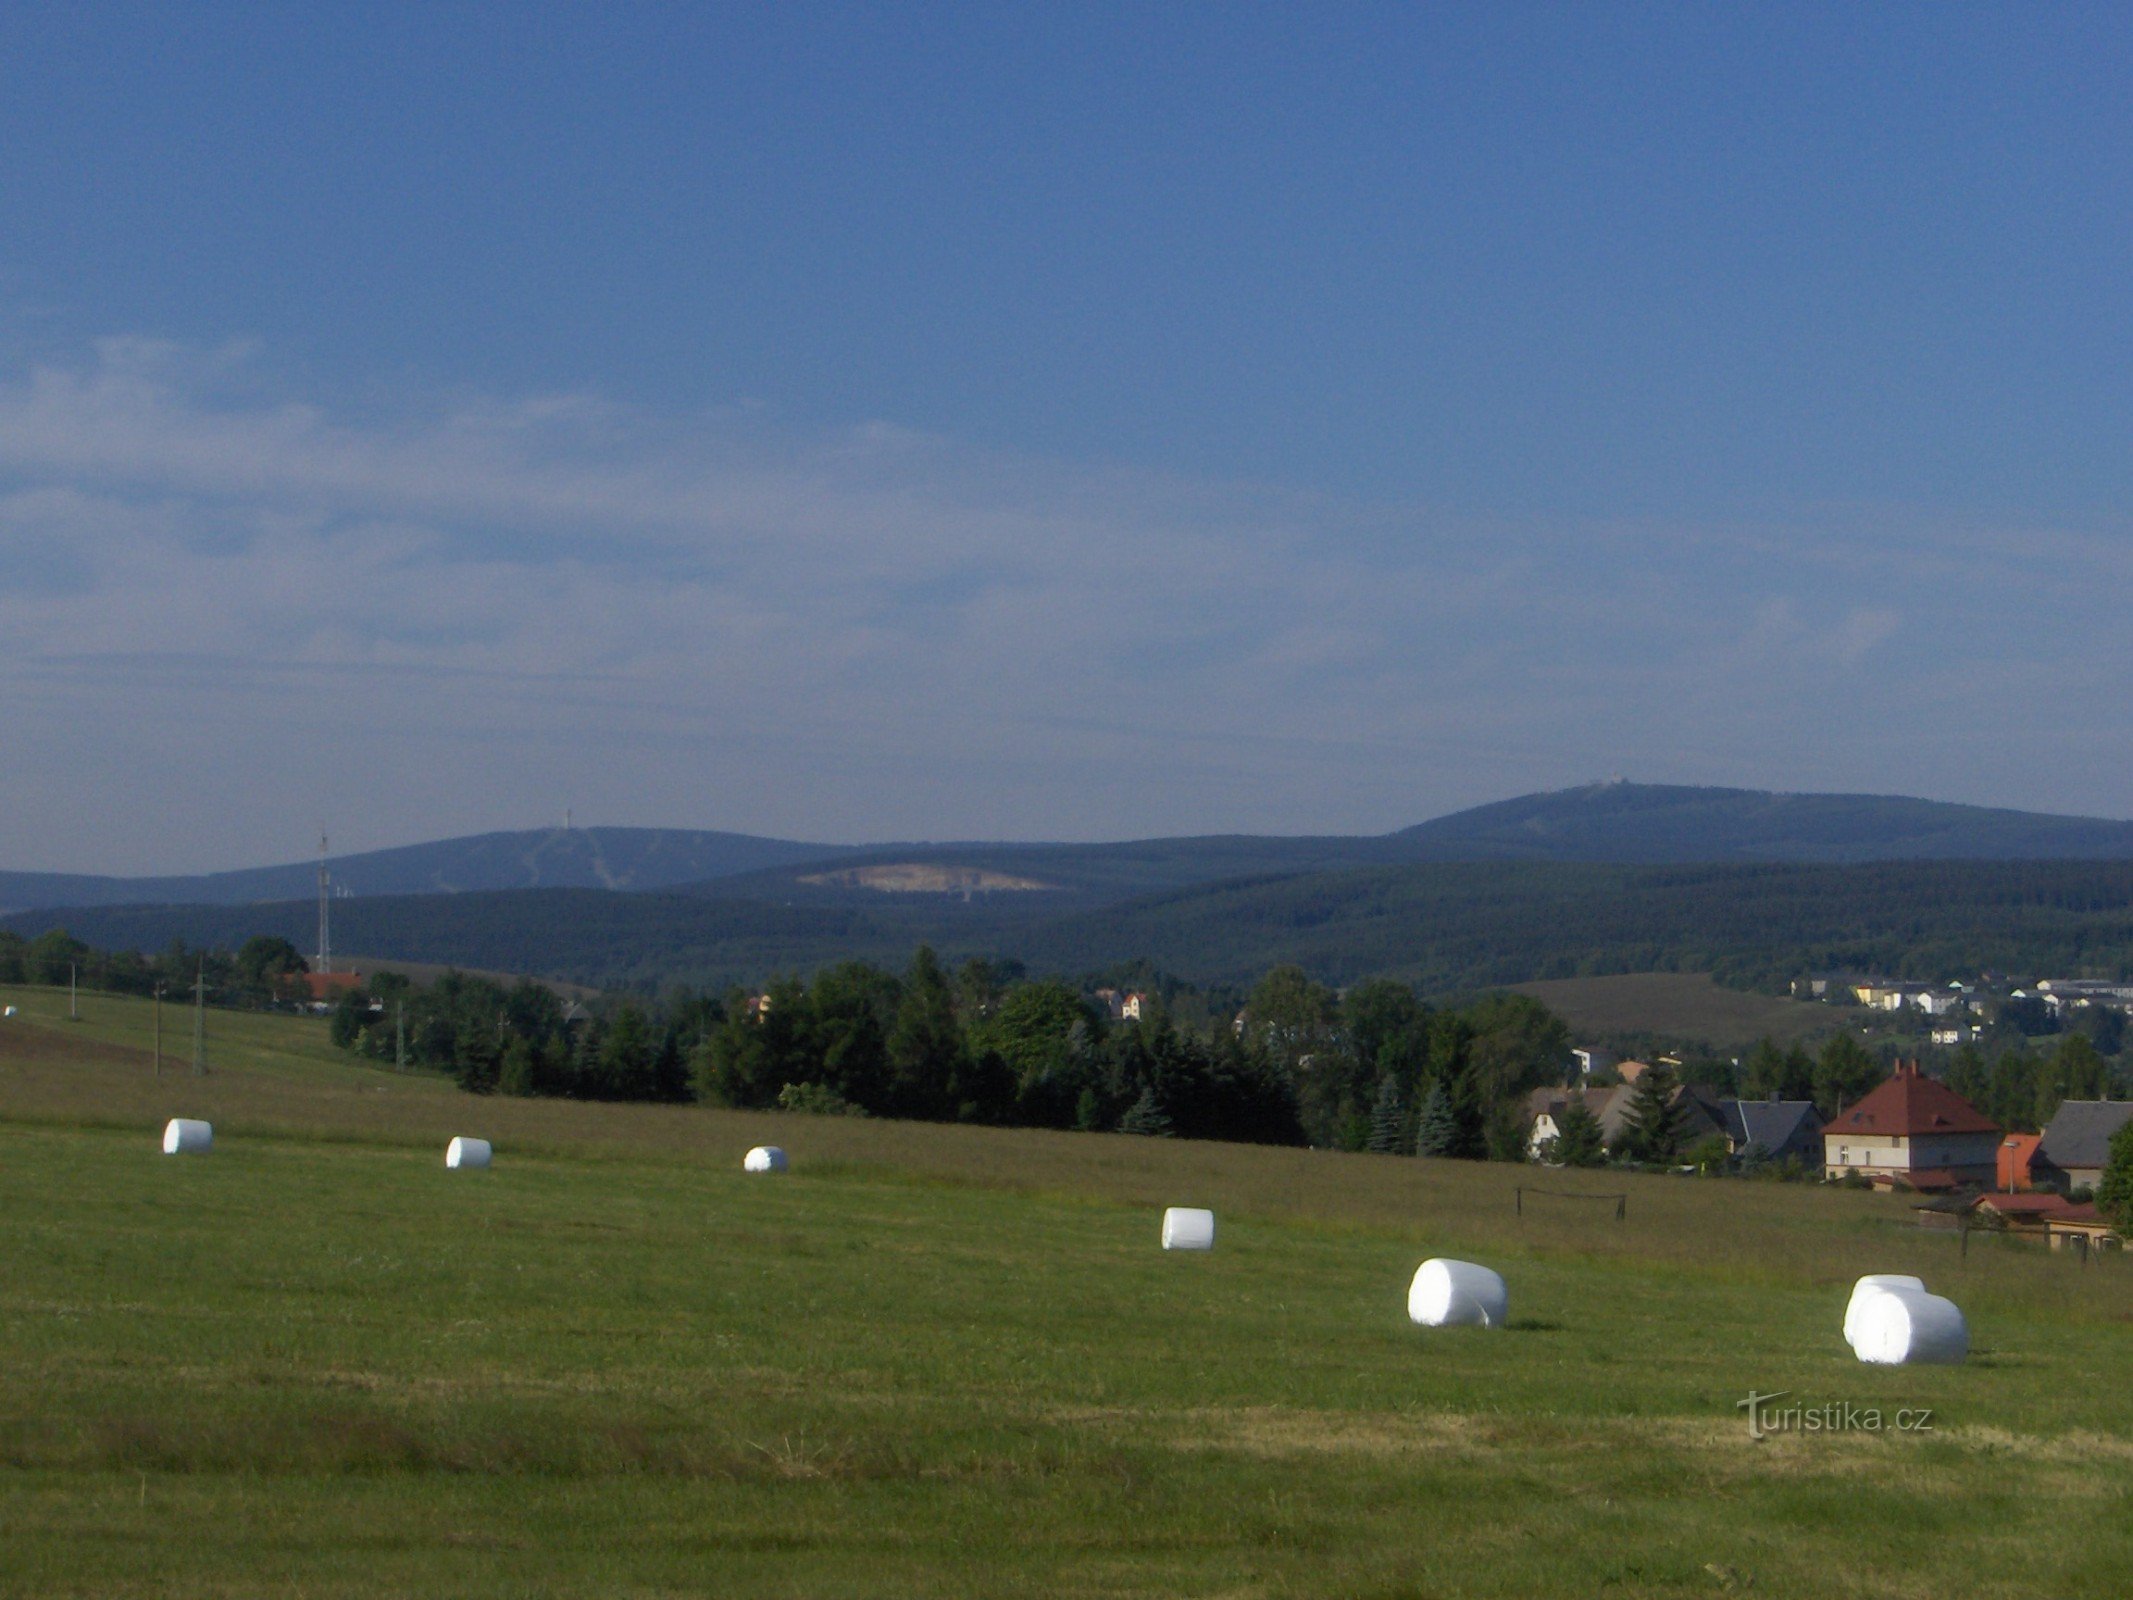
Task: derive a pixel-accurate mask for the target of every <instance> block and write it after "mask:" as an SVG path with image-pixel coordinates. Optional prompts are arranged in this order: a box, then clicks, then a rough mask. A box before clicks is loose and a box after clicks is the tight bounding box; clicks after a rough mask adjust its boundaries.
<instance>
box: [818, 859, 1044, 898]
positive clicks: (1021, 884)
mask: <svg viewBox="0 0 2133 1600" xmlns="http://www.w3.org/2000/svg"><path fill="white" fill-rule="evenodd" d="M800 881H801V882H802V883H813V884H820V885H822V886H824V887H826V888H831V889H873V890H876V891H878V892H880V893H882V894H997V893H1027V892H1029V891H1031V890H1036V889H1056V888H1058V887H1059V886H1058V885H1057V884H1055V883H1044V882H1041V881H1040V880H1038V879H1036V878H1018V877H1015V876H1014V875H1012V874H1011V873H1006V872H994V871H993V870H992V869H991V868H990V867H962V866H951V865H947V864H944V863H941V862H937V861H899V862H893V863H886V864H883V865H881V866H872V867H838V868H835V869H834V870H832V871H829V872H810V873H808V874H806V875H805V876H804V877H802V878H801V879H800Z"/></svg>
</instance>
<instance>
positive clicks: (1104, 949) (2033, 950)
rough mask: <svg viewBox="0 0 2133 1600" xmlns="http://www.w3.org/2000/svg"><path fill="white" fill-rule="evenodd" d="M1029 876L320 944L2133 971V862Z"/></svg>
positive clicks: (1454, 973)
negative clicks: (1157, 888) (1013, 891)
mask: <svg viewBox="0 0 2133 1600" xmlns="http://www.w3.org/2000/svg"><path fill="white" fill-rule="evenodd" d="M1030 898H1031V897H1013V896H991V897H977V898H974V899H972V900H969V901H965V900H962V899H959V898H955V897H947V896H940V895H877V896H875V897H874V899H873V900H872V901H870V902H867V903H866V904H863V905H848V906H834V905H787V904H775V903H770V902H767V901H760V900H748V899H718V898H712V897H705V896H698V895H679V894H671V893H659V894H610V893H604V892H600V891H595V890H582V889H567V890H518V891H511V892H489V893H479V894H466V895H423V896H380V897H374V898H369V899H360V900H351V901H344V902H341V903H340V904H338V905H337V906H336V908H335V917H336V921H335V942H336V944H337V946H338V947H339V948H341V949H343V950H347V951H351V952H358V953H360V954H361V955H364V956H371V957H377V958H386V959H398V960H407V961H423V962H434V963H443V964H458V965H461V966H465V967H469V968H478V969H490V970H498V971H509V972H524V973H529V974H534V975H537V976H543V977H556V978H565V979H570V980H573V981H576V982H581V983H590V984H609V985H627V986H633V987H639V988H658V987H660V986H662V985H665V984H668V983H674V982H687V983H691V984H699V985H714V986H716V985H724V984H727V983H734V982H747V983H753V982H760V981H761V980H763V979H765V978H767V977H769V976H770V975H772V974H775V973H787V974H795V973H808V972H813V971H815V970H818V969H819V968H821V967H824V966H827V965H830V964H832V963H835V962H838V961H842V960H847V959H855V958H856V959H865V960H872V961H876V962H880V963H885V964H891V965H893V964H895V963H896V962H899V961H901V960H903V959H905V958H906V957H907V956H908V955H909V952H910V951H911V949H912V947H913V946H915V945H917V944H919V943H921V942H924V943H930V944H932V945H933V946H934V947H935V948H936V949H938V950H940V951H941V952H942V954H943V955H945V956H951V957H956V958H960V957H962V956H966V955H984V956H990V957H1007V958H1013V959H1017V960H1020V961H1023V962H1025V963H1026V964H1027V965H1028V966H1029V967H1030V968H1031V969H1032V970H1033V971H1037V972H1053V973H1061V974H1070V975H1071V974H1081V973H1087V972H1091V971H1096V970H1101V969H1105V968H1110V967H1116V966H1120V965H1122V964H1124V963H1128V962H1132V961H1136V960H1146V961H1149V962H1151V963H1153V964H1154V965H1155V966H1157V967H1159V968H1161V969H1163V970H1165V971H1167V972H1170V973H1172V974H1175V975H1176V976H1178V977H1181V978H1184V979H1187V980H1190V981H1195V982H1202V983H1236V982H1249V981H1251V980H1252V979H1254V978H1255V977H1256V976H1258V975H1259V974H1260V973H1263V972H1265V971H1266V970H1267V969H1268V968H1270V967H1272V966H1275V965H1279V964H1282V963H1285V962H1292V961H1293V962H1297V963H1299V964H1301V965H1302V966H1303V967H1304V968H1305V969H1306V970H1308V971H1309V972H1310V973H1311V974H1312V976H1314V977H1316V978H1318V979H1320V980H1321V981H1324V982H1329V983H1336V984H1345V983H1352V982H1354V981H1356V980H1359V979H1362V978H1366V977H1374V976H1384V977H1394V978H1400V979H1404V980H1407V981H1409V982H1412V983H1414V984H1416V985H1418V986H1419V987H1420V988H1422V989H1423V990H1424V991H1426V992H1431V993H1442V992H1447V991H1454V990H1463V989H1471V988H1477V987H1485V986H1490V985H1499V984H1509V983H1516V982H1521V981H1526V980H1530V979H1538V978H1550V977H1568V976H1572V975H1576V974H1581V973H1607V972H1644V971H1654V970H1678V971H1685V972H1711V973H1714V974H1717V975H1719V976H1720V977H1722V978H1726V979H1730V980H1732V981H1734V982H1737V983H1746V984H1770V983H1776V982H1781V981H1783V980H1784V979H1786V978H1789V977H1792V976H1794V975H1797V974H1799V973H1802V972H1806V971H1811V970H1817V969H1823V968H1856V969H1860V970H1867V971H1873V972H1878V973H1883V974H1887V975H1891V976H1897V977H1918V978H1928V979H1937V978H1946V977H1950V976H1955V975H1958V974H1975V973H1976V972H1978V971H1979V970H1981V969H1986V968H1991V969H1995V970H1999V971H2004V972H2014V973H2024V974H2059V975H2068V976H2075V975H2098V976H2114V977H2115V976H2121V975H2124V974H2126V973H2128V972H2133V861H2112V862H1963V861H1949V862H1884V863H1875V864H1868V865H1857V866H1817V865H1805V866H1803V865H1754V866H1738V865H1736V866H1695V867H1678V866H1621V865H1602V864H1568V865H1565V864H1556V863H1531V862H1472V863H1444V864H1425V865H1420V866H1407V867H1379V868H1365V869H1359V870H1347V871H1340V872H1322V873H1309V874H1300V875H1288V876H1277V877H1270V878H1263V879H1257V880H1252V881H1248V882H1242V883H1239V882H1230V883H1224V884H1219V885H1214V886H1209V887H1201V888H1196V889H1189V890H1181V891H1177V892H1175V893H1171V894H1165V895H1159V896H1155V897H1151V898H1148V899H1144V900H1139V901H1134V902H1130V903H1126V904H1114V905H1108V906H1099V907H1095V908H1093V909H1086V910H1082V911H1077V912H1070V913H1068V914H1066V915H1063V916H1038V915H1033V914H1031V913H1030V912H1028V911H1027V910H1026V909H1024V908H1025V907H1026V906H1027V905H1028V903H1029V900H1030ZM314 918H315V911H314V908H313V907H312V906H311V905H310V904H309V903H307V902H304V901H293V902H289V903H286V904H282V905H261V906H245V907H161V908H155V907H151V908H131V909H128V908H106V909H101V910H82V911H75V912H69V913H65V914H63V915H62V914H57V913H50V912H39V913H33V914H28V915H19V916H15V917H11V918H8V919H6V921H5V923H4V924H0V927H4V928H5V929H7V930H10V931H13V932H15V933H17V934H20V935H22V936H24V937H34V936H36V935H38V934H41V933H43V932H45V931H46V930H47V929H48V928H49V927H51V926H52V925H54V924H55V923H61V922H63V923H64V924H65V925H66V926H67V927H68V928H69V929H70V930H71V931H72V932H73V933H74V934H75V935H76V936H78V937H80V938H83V939H86V940H87V941H89V942H90V943H91V944H93V945H96V946H99V947H102V948H105V949H132V950H146V951H159V950H162V949H164V948H165V947H166V946H167V945H168V944H169V943H170V942H171V941H172V940H173V939H183V940H185V941H187V942H188V943H190V944H195V945H200V944H209V945H215V946H219V947H223V948H235V947H236V946H237V945H238V944H240V943H242V942H243V940H245V939H246V938H248V937H250V936H251V935H253V934H273V935H279V936H280V937H283V938H286V939H288V940H290V941H291V942H292V943H294V944H296V945H297V946H298V948H300V949H301V948H306V947H308V943H309V941H310V939H311V938H312V936H313V933H314Z"/></svg>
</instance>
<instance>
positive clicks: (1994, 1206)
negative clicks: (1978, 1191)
mask: <svg viewBox="0 0 2133 1600" xmlns="http://www.w3.org/2000/svg"><path fill="white" fill-rule="evenodd" d="M1977 1208H1978V1210H1980V1211H1997V1212H1998V1213H1999V1214H2000V1215H2001V1216H2003V1217H2058V1216H2061V1215H2063V1214H2064V1213H2066V1212H2068V1211H2071V1210H2072V1209H2073V1207H2072V1206H2071V1205H2069V1204H2068V1202H2067V1199H2066V1197H2065V1196H2064V1195H2057V1194H1988V1195H1983V1196H1980V1197H1979V1199H1978V1203H1977Z"/></svg>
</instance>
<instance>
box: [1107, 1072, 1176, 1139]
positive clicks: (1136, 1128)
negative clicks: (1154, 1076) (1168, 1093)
mask: <svg viewBox="0 0 2133 1600" xmlns="http://www.w3.org/2000/svg"><path fill="white" fill-rule="evenodd" d="M1118 1131H1119V1132H1120V1133H1137V1134H1141V1135H1143V1136H1145V1137H1148V1138H1156V1139H1167V1138H1169V1137H1170V1118H1169V1116H1168V1115H1166V1114H1165V1112H1164V1110H1163V1103H1162V1101H1160V1100H1158V1099H1157V1098H1156V1094H1155V1085H1154V1084H1152V1083H1151V1084H1150V1085H1148V1087H1147V1088H1145V1089H1143V1090H1142V1091H1141V1097H1140V1098H1139V1099H1138V1100H1136V1101H1134V1102H1133V1104H1132V1105H1131V1106H1129V1107H1128V1108H1127V1110H1126V1114H1125V1115H1124V1116H1123V1117H1120V1118H1119V1119H1118Z"/></svg>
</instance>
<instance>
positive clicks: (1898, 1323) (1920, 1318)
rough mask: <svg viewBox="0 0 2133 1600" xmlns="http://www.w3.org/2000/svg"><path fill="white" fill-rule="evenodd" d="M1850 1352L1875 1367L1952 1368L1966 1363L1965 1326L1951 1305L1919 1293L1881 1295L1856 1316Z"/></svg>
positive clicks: (1890, 1291) (1967, 1333)
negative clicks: (1934, 1365)
mask: <svg viewBox="0 0 2133 1600" xmlns="http://www.w3.org/2000/svg"><path fill="white" fill-rule="evenodd" d="M1852 1348H1853V1349H1854V1350H1855V1351H1857V1352H1858V1354H1859V1359H1860V1360H1861V1361H1870V1362H1872V1363H1873V1364H1874V1365H1875V1366H1877V1367H1907V1366H1913V1365H1917V1364H1920V1363H1926V1362H1932V1363H1938V1364H1941V1365H1946V1366H1956V1365H1959V1364H1960V1363H1962V1362H1964V1361H1966V1360H1968V1359H1969V1356H1970V1325H1969V1324H1968V1323H1967V1322H1965V1321H1964V1320H1963V1313H1962V1310H1961V1308H1960V1307H1958V1306H1957V1305H1956V1303H1955V1302H1954V1301H1953V1300H1948V1299H1944V1298H1942V1297H1941V1296H1940V1295H1937V1294H1927V1293H1926V1292H1925V1290H1923V1289H1883V1290H1881V1291H1879V1292H1878V1293H1876V1294H1875V1295H1874V1296H1873V1297H1872V1298H1871V1299H1869V1300H1868V1301H1867V1303H1866V1305H1865V1306H1864V1307H1863V1308H1862V1309H1861V1310H1860V1313H1859V1337H1858V1338H1857V1339H1856V1340H1855V1341H1854V1342H1853V1344H1852Z"/></svg>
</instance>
